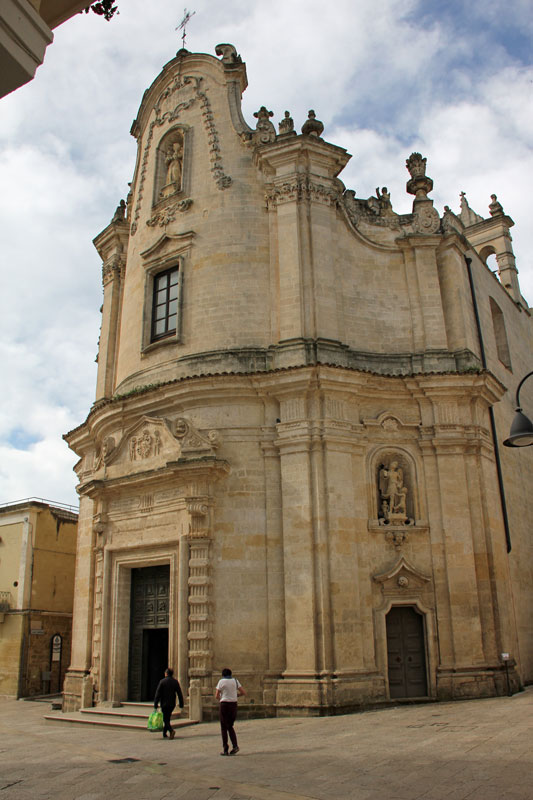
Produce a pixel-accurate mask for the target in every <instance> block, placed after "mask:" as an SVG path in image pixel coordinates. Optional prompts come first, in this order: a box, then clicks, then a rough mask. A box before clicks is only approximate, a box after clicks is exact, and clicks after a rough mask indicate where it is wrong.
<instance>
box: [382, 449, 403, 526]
mask: <svg viewBox="0 0 533 800" xmlns="http://www.w3.org/2000/svg"><path fill="white" fill-rule="evenodd" d="M379 494H380V499H381V509H382V512H383V515H384V517H385V519H386V520H389V519H390V518H391V516H396V515H398V516H403V517H405V516H406V504H407V487H406V486H404V485H403V470H402V469H401V467H399V466H398V462H397V461H391V463H390V464H389V466H388V467H386V466H382V467H381V469H380V471H379Z"/></svg>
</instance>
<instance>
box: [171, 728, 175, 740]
mask: <svg viewBox="0 0 533 800" xmlns="http://www.w3.org/2000/svg"><path fill="white" fill-rule="evenodd" d="M175 735H176V731H175V730H174V729H172V730H171V731H170V738H171V739H173V738H174V736H175Z"/></svg>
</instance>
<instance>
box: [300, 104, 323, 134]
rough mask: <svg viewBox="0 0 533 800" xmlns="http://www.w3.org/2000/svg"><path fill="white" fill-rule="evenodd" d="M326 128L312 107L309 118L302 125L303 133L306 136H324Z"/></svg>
mask: <svg viewBox="0 0 533 800" xmlns="http://www.w3.org/2000/svg"><path fill="white" fill-rule="evenodd" d="M323 130H324V125H323V123H322V122H320V120H319V119H317V118H316V114H315V112H314V111H313V109H311V110H310V111H309V114H308V119H306V121H305V122H304V124H303V125H302V133H303V134H304V136H316V137H317V138H320V136H322V132H323Z"/></svg>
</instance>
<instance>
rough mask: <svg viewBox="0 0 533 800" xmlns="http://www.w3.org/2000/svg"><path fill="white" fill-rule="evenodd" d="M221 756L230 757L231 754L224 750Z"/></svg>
mask: <svg viewBox="0 0 533 800" xmlns="http://www.w3.org/2000/svg"><path fill="white" fill-rule="evenodd" d="M220 755H221V756H229V753H228V751H227V750H224V752H223V753H221V754H220Z"/></svg>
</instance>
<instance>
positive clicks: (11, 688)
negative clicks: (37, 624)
mask: <svg viewBox="0 0 533 800" xmlns="http://www.w3.org/2000/svg"><path fill="white" fill-rule="evenodd" d="M23 624H24V617H23V616H22V614H5V616H4V621H3V622H2V623H1V624H0V697H2V696H11V697H16V696H17V693H18V681H19V659H20V643H21V638H22V629H23Z"/></svg>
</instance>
